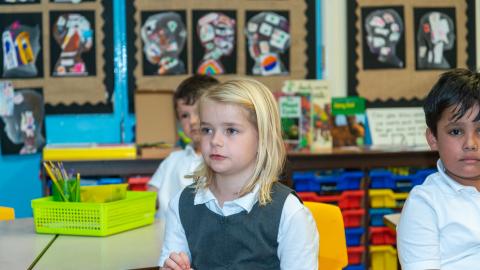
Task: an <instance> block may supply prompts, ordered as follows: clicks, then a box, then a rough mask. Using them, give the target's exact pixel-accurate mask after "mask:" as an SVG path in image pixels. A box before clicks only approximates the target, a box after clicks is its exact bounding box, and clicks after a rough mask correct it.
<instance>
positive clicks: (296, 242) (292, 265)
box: [159, 185, 328, 270]
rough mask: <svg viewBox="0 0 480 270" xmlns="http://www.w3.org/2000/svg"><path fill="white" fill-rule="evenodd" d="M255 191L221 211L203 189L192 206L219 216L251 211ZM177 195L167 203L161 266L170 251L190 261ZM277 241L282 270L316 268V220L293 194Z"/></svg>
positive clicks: (285, 208) (230, 203)
mask: <svg viewBox="0 0 480 270" xmlns="http://www.w3.org/2000/svg"><path fill="white" fill-rule="evenodd" d="M258 191H259V186H258V185H257V186H256V187H255V189H254V191H252V192H250V193H248V194H246V195H245V196H242V197H241V198H238V199H236V200H233V201H229V202H225V203H224V204H223V208H222V207H220V205H219V204H218V201H217V199H216V198H215V196H214V195H213V193H212V192H211V191H210V189H208V188H206V189H202V190H199V191H198V192H197V194H195V198H194V204H195V205H198V204H205V205H206V206H207V208H208V209H209V210H210V211H212V212H214V213H216V214H219V215H222V216H230V215H234V214H236V213H240V212H241V211H244V210H246V211H247V212H250V211H251V210H252V208H253V206H254V205H255V203H256V202H257V201H258ZM180 194H181V192H179V193H178V194H177V195H176V196H175V197H174V198H173V199H172V200H171V201H170V205H169V208H168V212H167V216H166V225H165V230H166V231H165V240H164V243H163V248H162V254H161V256H160V260H159V264H160V266H163V264H164V262H165V260H166V259H167V258H168V256H169V255H170V253H172V252H180V251H183V252H185V253H187V254H188V257H189V258H190V259H191V253H190V250H189V248H188V243H187V239H186V237H185V231H184V229H183V226H182V224H181V221H180V215H179V212H178V205H179V200H180ZM277 241H278V250H277V254H278V257H279V258H280V267H281V269H298V270H302V269H305V270H307V269H308V270H311V269H318V250H319V235H318V231H317V226H316V223H315V220H314V219H313V216H312V214H311V213H310V211H309V210H308V209H307V208H306V207H305V206H304V205H303V204H301V203H300V201H299V200H298V199H297V198H296V197H295V196H294V195H292V194H290V195H288V197H287V199H286V200H285V204H284V206H283V210H282V215H281V218H280V226H279V231H278V237H277ZM327 248H328V247H327Z"/></svg>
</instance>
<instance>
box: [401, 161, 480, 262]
mask: <svg viewBox="0 0 480 270" xmlns="http://www.w3.org/2000/svg"><path fill="white" fill-rule="evenodd" d="M437 168H438V172H437V173H434V174H431V175H429V176H428V177H427V179H426V180H425V182H424V183H423V184H422V185H419V186H416V187H415V188H413V190H412V191H411V192H410V194H409V196H408V199H407V201H406V203H405V205H404V207H403V210H402V215H401V217H400V222H399V224H398V227H397V247H398V255H399V259H400V263H401V264H402V269H403V270H417V269H442V270H468V269H480V192H478V191H477V190H476V188H474V187H471V186H463V185H461V184H460V183H458V182H456V181H454V180H453V179H452V178H450V177H449V176H447V175H446V174H445V172H444V171H445V170H444V167H443V163H442V162H441V161H440V160H439V161H438V162H437Z"/></svg>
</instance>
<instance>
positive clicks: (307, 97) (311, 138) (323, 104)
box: [282, 80, 332, 152]
mask: <svg viewBox="0 0 480 270" xmlns="http://www.w3.org/2000/svg"><path fill="white" fill-rule="evenodd" d="M282 92H283V93H285V94H288V95H296V96H301V97H304V98H303V99H302V100H303V101H304V102H303V103H302V123H303V124H304V125H303V126H302V129H301V131H302V132H303V134H304V135H303V138H304V139H305V145H304V148H306V149H308V150H310V151H311V152H319V151H324V150H330V149H331V148H332V135H331V132H330V130H331V123H330V122H331V119H330V115H331V101H330V90H329V86H328V82H326V81H323V80H288V81H285V82H284V85H283V88H282Z"/></svg>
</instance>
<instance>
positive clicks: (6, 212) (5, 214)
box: [0, 206, 15, 221]
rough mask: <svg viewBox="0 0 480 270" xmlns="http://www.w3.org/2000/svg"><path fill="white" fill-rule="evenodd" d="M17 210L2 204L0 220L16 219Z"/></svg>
mask: <svg viewBox="0 0 480 270" xmlns="http://www.w3.org/2000/svg"><path fill="white" fill-rule="evenodd" d="M14 219H15V210H14V209H13V208H10V207H4V206H0V221H1V220H14Z"/></svg>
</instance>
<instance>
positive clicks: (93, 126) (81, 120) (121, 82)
mask: <svg viewBox="0 0 480 270" xmlns="http://www.w3.org/2000/svg"><path fill="white" fill-rule="evenodd" d="M113 9H114V24H113V25H114V46H115V48H114V53H115V55H114V63H115V69H114V73H115V76H114V80H115V83H114V85H115V88H114V93H115V94H114V113H112V114H93V115H92V114H88V115H56V116H48V117H47V118H46V121H45V127H46V137H47V143H66V142H69V143H71V142H97V143H118V142H121V141H126V142H129V141H132V138H133V128H132V126H133V121H134V117H133V115H128V114H127V113H126V112H128V105H127V99H126V97H127V86H126V83H127V81H126V79H125V78H126V66H127V65H126V48H125V45H124V44H126V42H125V40H126V37H125V28H126V26H125V21H124V17H125V16H124V15H123V14H125V0H115V1H113ZM122 125H123V126H124V128H121V126H122ZM121 129H123V130H124V131H125V132H124V133H123V134H122V133H121ZM40 162H41V155H40V154H35V155H28V156H1V155H0V172H1V176H0V205H2V206H9V207H14V208H15V212H16V213H15V214H16V216H17V217H29V216H32V210H31V207H30V200H31V199H34V198H38V197H41V196H42V194H41V182H40V180H39V179H40V178H39V172H40Z"/></svg>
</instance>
